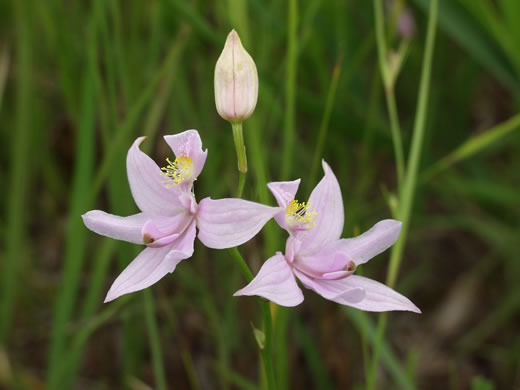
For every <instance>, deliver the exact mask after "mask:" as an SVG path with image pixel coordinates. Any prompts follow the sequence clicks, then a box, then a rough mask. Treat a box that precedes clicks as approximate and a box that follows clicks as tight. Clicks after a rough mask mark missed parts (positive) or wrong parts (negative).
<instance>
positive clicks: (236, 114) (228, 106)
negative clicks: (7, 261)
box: [215, 30, 258, 198]
mask: <svg viewBox="0 0 520 390" xmlns="http://www.w3.org/2000/svg"><path fill="white" fill-rule="evenodd" d="M257 99H258V73H257V71H256V65H255V62H254V61H253V58H251V56H250V55H249V53H248V52H247V51H246V50H245V49H244V47H243V46H242V42H240V38H239V37H238V34H237V32H236V31H235V30H232V31H231V32H230V33H229V35H228V37H227V39H226V43H225V45H224V50H222V54H220V57H219V59H218V60H217V65H216V66H215V104H216V106H217V111H218V113H219V115H220V116H221V117H222V118H224V119H225V120H227V121H229V122H230V123H231V127H232V129H233V139H234V141H235V148H236V151H237V160H238V171H239V175H240V176H239V184H238V192H237V197H239V198H240V197H241V196H242V191H243V189H244V183H245V180H246V174H247V157H246V147H245V145H244V136H243V134H242V123H243V121H244V120H246V119H247V118H249V117H250V116H251V114H252V113H253V111H254V110H255V107H256V101H257Z"/></svg>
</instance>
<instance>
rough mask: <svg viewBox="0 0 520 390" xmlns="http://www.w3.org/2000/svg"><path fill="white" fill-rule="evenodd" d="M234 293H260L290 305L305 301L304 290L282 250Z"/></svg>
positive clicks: (272, 299) (275, 301)
mask: <svg viewBox="0 0 520 390" xmlns="http://www.w3.org/2000/svg"><path fill="white" fill-rule="evenodd" d="M233 295H234V296H240V295H258V296H261V297H264V298H267V299H269V300H270V301H273V302H274V303H276V304H278V305H281V306H289V307H291V306H296V305H299V304H300V303H302V302H303V294H302V290H300V288H299V287H298V285H297V284H296V280H295V279H294V275H293V273H292V271H291V267H289V265H288V264H287V261H286V260H285V258H284V256H283V255H282V254H281V253H280V252H278V253H277V254H276V255H274V256H273V257H271V258H269V259H268V260H267V261H266V262H265V263H264V265H262V268H260V271H258V274H257V275H256V277H255V278H254V279H253V280H252V281H251V282H250V283H249V284H248V285H247V286H245V287H244V288H242V289H240V290H238V291H237V292H236V293H235V294H233Z"/></svg>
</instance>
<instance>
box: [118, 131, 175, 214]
mask: <svg viewBox="0 0 520 390" xmlns="http://www.w3.org/2000/svg"><path fill="white" fill-rule="evenodd" d="M144 138H145V137H139V138H137V139H136V140H135V142H134V144H133V145H132V147H131V148H130V150H129V151H128V155H127V157H126V170H127V174H128V182H129V183H130V189H131V191H132V195H133V197H134V200H135V203H136V204H137V206H138V207H139V209H141V211H144V212H146V213H149V214H152V215H175V214H178V213H179V211H181V210H182V206H181V204H180V202H179V200H178V196H179V189H178V188H176V187H174V186H172V187H170V188H166V186H165V185H164V181H165V177H164V175H163V174H162V172H161V169H160V168H159V167H158V166H157V164H156V163H155V162H154V161H153V160H152V159H151V158H150V157H148V156H147V155H146V154H145V153H143V152H142V151H141V150H140V149H139V145H140V144H141V142H142V141H143V140H144Z"/></svg>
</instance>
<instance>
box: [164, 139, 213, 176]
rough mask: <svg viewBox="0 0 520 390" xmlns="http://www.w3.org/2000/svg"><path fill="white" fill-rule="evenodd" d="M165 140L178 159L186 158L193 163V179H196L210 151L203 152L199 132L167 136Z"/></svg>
mask: <svg viewBox="0 0 520 390" xmlns="http://www.w3.org/2000/svg"><path fill="white" fill-rule="evenodd" d="M164 140H165V141H166V143H167V144H168V145H169V146H170V148H171V149H172V151H173V153H175V156H176V157H180V156H186V157H189V158H190V159H191V160H192V161H193V178H194V179H196V178H197V177H198V176H199V174H200V172H201V171H202V168H204V163H205V162H206V157H207V156H208V149H206V150H204V151H203V150H202V141H201V139H200V135H199V132H198V131H197V130H186V131H183V132H182V133H179V134H174V135H166V136H164Z"/></svg>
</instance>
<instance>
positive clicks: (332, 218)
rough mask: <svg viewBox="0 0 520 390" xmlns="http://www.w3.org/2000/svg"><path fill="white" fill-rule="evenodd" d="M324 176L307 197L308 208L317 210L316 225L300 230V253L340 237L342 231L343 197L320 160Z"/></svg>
mask: <svg viewBox="0 0 520 390" xmlns="http://www.w3.org/2000/svg"><path fill="white" fill-rule="evenodd" d="M322 165H323V170H324V171H325V176H323V179H321V181H320V182H319V183H318V185H317V186H316V187H315V188H314V190H313V191H312V193H311V196H310V198H309V203H310V210H311V211H312V210H314V211H316V212H317V215H316V221H315V223H316V225H315V226H314V227H313V228H312V229H310V230H308V231H305V232H301V233H300V234H301V238H300V240H301V241H302V247H301V249H300V254H301V255H302V256H308V255H311V254H313V253H315V252H317V251H318V250H319V249H320V248H322V247H323V246H325V245H326V244H327V243H329V242H331V241H336V240H338V239H339V238H340V236H341V233H342V231H343V218H344V212H343V199H342V197H341V189H340V187H339V183H338V180H337V179H336V176H334V172H332V170H331V169H330V167H329V166H328V164H327V163H326V162H325V161H322Z"/></svg>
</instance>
